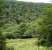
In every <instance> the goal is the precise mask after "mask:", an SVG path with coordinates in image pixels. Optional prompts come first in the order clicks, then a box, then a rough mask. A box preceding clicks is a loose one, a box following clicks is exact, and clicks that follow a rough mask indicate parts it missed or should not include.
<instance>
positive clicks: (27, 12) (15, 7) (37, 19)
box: [0, 0, 52, 50]
mask: <svg viewBox="0 0 52 50" xmlns="http://www.w3.org/2000/svg"><path fill="white" fill-rule="evenodd" d="M28 38H38V40H39V41H38V42H39V43H38V44H39V45H42V46H48V47H50V46H51V45H52V4H48V3H47V4H45V3H26V2H18V1H17V2H16V1H14V0H13V1H12V0H10V1H8V0H5V1H3V0H2V1H0V45H1V46H5V40H6V39H9V40H10V39H14V40H15V39H24V40H25V39H27V40H28ZM12 41H13V40H12ZM1 42H2V43H1ZM0 48H1V50H3V49H2V48H5V47H0ZM9 50H13V48H12V49H9Z"/></svg>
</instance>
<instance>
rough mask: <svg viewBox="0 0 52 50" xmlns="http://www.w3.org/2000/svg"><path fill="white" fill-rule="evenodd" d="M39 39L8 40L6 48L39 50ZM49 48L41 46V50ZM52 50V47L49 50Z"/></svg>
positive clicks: (11, 49)
mask: <svg viewBox="0 0 52 50" xmlns="http://www.w3.org/2000/svg"><path fill="white" fill-rule="evenodd" d="M36 41H37V39H35V38H30V39H10V40H8V39H7V40H6V46H7V47H8V48H10V49H9V50H13V49H14V50H38V46H37V45H36ZM47 49H48V48H47V47H42V46H39V50H47ZM49 50H52V47H50V48H49Z"/></svg>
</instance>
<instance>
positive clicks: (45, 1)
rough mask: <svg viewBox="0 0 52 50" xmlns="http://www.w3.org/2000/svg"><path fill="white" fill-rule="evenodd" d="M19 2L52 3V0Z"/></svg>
mask: <svg viewBox="0 0 52 50" xmlns="http://www.w3.org/2000/svg"><path fill="white" fill-rule="evenodd" d="M18 1H25V2H43V3H52V0H18Z"/></svg>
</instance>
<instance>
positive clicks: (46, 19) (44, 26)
mask: <svg viewBox="0 0 52 50" xmlns="http://www.w3.org/2000/svg"><path fill="white" fill-rule="evenodd" d="M45 12H46V13H45ZM35 31H36V32H38V33H39V34H40V36H39V42H40V44H41V45H48V46H50V45H52V7H50V8H46V9H44V15H43V16H41V17H39V18H37V20H36V21H35Z"/></svg>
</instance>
